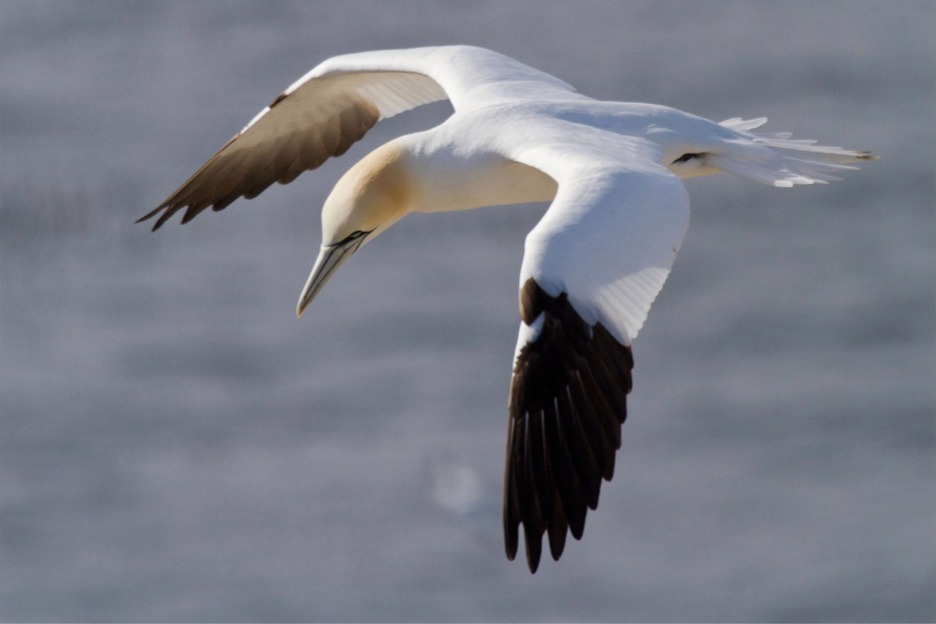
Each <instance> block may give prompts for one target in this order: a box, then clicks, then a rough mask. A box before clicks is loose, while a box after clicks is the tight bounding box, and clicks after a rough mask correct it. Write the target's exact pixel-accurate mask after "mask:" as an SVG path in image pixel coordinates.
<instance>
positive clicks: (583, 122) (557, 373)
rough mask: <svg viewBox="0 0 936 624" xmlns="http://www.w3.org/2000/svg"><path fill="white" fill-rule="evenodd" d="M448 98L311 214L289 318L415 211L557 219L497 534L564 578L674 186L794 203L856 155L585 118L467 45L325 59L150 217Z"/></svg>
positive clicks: (534, 272) (614, 116) (607, 441)
mask: <svg viewBox="0 0 936 624" xmlns="http://www.w3.org/2000/svg"><path fill="white" fill-rule="evenodd" d="M443 99H448V100H450V102H451V104H452V107H453V108H454V113H453V114H452V115H451V116H450V117H449V118H448V119H447V120H446V121H444V122H443V123H442V124H441V125H439V126H437V127H435V128H432V129H430V130H427V131H424V132H418V133H415V134H409V135H406V136H401V137H399V138H396V139H394V140H392V141H390V142H388V143H386V144H384V145H383V146H381V147H378V148H377V149H375V150H374V151H372V152H371V153H370V154H368V155H367V156H365V157H364V158H363V159H361V160H360V161H359V162H358V163H357V164H355V165H354V166H353V167H351V168H350V169H349V170H348V171H347V173H345V174H344V176H343V177H342V178H341V179H340V180H339V181H338V183H337V184H336V185H335V187H334V189H333V190H332V192H331V194H330V195H329V196H328V198H327V199H326V200H325V204H324V206H323V208H322V215H321V218H322V244H321V248H320V250H319V253H318V257H317V259H316V260H315V264H314V266H313V268H312V272H311V274H310V275H309V279H308V281H307V282H306V284H305V287H304V288H303V289H302V293H301V295H300V296H299V303H298V306H297V314H298V315H301V314H302V312H303V310H305V308H306V307H307V306H308V305H309V303H310V302H311V301H312V299H313V298H314V297H315V296H316V295H317V294H318V292H319V291H320V290H321V288H322V286H324V284H325V282H327V281H328V280H329V279H330V278H331V277H332V276H333V275H334V274H335V271H336V270H337V269H338V267H339V266H341V265H342V263H344V262H345V261H346V260H347V259H348V258H349V257H350V256H351V255H352V254H353V253H355V252H356V251H358V250H359V249H360V248H361V247H363V246H364V245H365V244H367V243H369V242H370V241H372V240H374V239H375V238H377V237H378V236H379V235H380V234H381V233H382V232H383V231H385V230H386V229H387V228H388V227H390V226H391V225H393V224H394V223H396V222H397V221H398V220H399V219H400V218H402V217H403V216H404V215H406V214H407V213H410V212H442V211H449V210H467V209H470V208H478V207H482V206H491V205H510V204H519V203H528V202H551V203H550V205H549V207H548V209H547V210H546V212H545V214H544V216H543V217H542V219H541V220H540V221H539V223H537V225H536V226H535V227H534V228H533V229H532V231H530V233H529V234H528V235H527V237H526V241H525V246H524V255H523V262H522V265H521V267H520V296H519V300H520V321H521V322H520V331H519V336H518V339H517V344H516V348H515V350H514V360H513V376H512V379H511V385H510V397H509V401H508V410H507V411H508V422H507V450H506V470H505V476H504V500H503V523H504V535H505V546H506V552H507V558H508V559H510V560H513V559H514V557H515V555H516V552H517V547H518V540H519V529H520V526H521V525H522V527H523V535H524V541H525V544H526V558H527V563H528V565H529V569H530V571H531V572H534V573H535V572H536V569H537V566H538V565H539V561H540V555H541V549H542V537H543V534H544V533H545V534H547V535H548V543H549V549H550V553H551V555H552V557H553V559H555V560H558V559H559V556H560V555H561V554H562V551H563V548H564V545H565V540H566V534H567V532H571V533H572V535H573V537H575V538H576V539H580V538H581V537H582V532H583V529H584V526H585V515H586V512H587V510H588V509H592V510H594V509H596V507H597V505H598V493H599V489H600V487H601V481H602V479H604V480H610V479H611V477H612V475H613V472H614V459H615V451H616V450H617V449H618V448H620V446H621V424H622V423H623V422H624V419H625V417H626V416H627V402H626V397H627V394H628V393H629V392H630V390H631V370H632V368H633V365H634V360H633V357H632V352H631V345H632V342H633V340H634V339H635V338H636V337H637V334H638V332H639V331H640V328H641V326H642V325H643V323H644V320H645V319H646V317H647V312H648V311H649V309H650V305H651V303H652V302H653V300H654V299H655V298H656V296H657V294H658V293H659V291H660V289H661V288H662V286H663V282H664V281H666V278H667V276H668V275H669V272H670V268H671V267H672V265H673V261H674V259H675V258H676V254H677V252H678V251H679V248H680V245H681V243H682V240H683V236H684V235H685V233H686V229H687V227H688V225H689V199H688V196H687V194H686V190H685V188H684V187H683V184H682V182H681V180H680V179H681V178H691V177H695V176H704V175H709V174H714V173H718V172H721V171H727V172H730V173H734V174H737V175H739V176H741V177H744V178H748V179H750V180H754V181H756V182H762V183H765V184H771V185H773V186H778V187H789V186H794V185H798V184H813V183H824V182H827V181H829V180H833V179H836V178H833V177H832V175H831V174H833V173H836V172H840V171H843V170H846V169H855V168H856V167H853V166H850V165H847V164H846V163H850V162H855V161H862V160H870V159H873V158H876V157H875V156H873V155H872V154H871V153H869V152H866V151H854V150H847V149H842V148H839V147H829V146H822V145H817V144H816V142H815V141H805V140H793V139H791V138H790V134H788V133H782V134H772V135H763V134H753V133H751V130H753V129H755V128H757V127H759V126H761V125H763V124H764V123H765V122H766V118H759V119H750V120H743V119H740V118H733V119H728V120H726V121H722V122H721V123H714V122H712V121H709V120H707V119H703V118H701V117H697V116H695V115H690V114H688V113H684V112H681V111H679V110H675V109H673V108H668V107H666V106H658V105H652V104H638V103H621V102H604V101H598V100H594V99H592V98H589V97H587V96H585V95H582V94H581V93H578V92H577V91H576V90H575V89H574V88H573V87H571V86H569V85H568V84H566V83H565V82H563V81H561V80H559V79H557V78H555V77H553V76H551V75H549V74H546V73H543V72H541V71H538V70H536V69H533V68H532V67H529V66H527V65H524V64H522V63H520V62H518V61H516V60H514V59H511V58H509V57H506V56H504V55H501V54H498V53H496V52H492V51H490V50H486V49H483V48H478V47H471V46H445V47H427V48H417V49H407V50H392V51H379V52H361V53H355V54H347V55H342V56H336V57H333V58H331V59H328V60H327V61H325V62H323V63H321V64H320V65H318V66H317V67H315V68H314V69H312V70H311V71H310V72H308V73H307V74H306V75H305V76H303V77H302V78H300V79H299V80H298V81H296V82H295V83H293V84H292V85H291V86H290V87H288V88H287V89H286V90H285V91H283V92H282V93H280V94H279V95H278V96H277V97H276V98H275V99H274V100H273V101H272V102H271V103H270V105H269V106H267V107H266V108H264V109H263V110H262V111H260V113H259V114H258V115H257V116H256V117H254V118H253V119H252V120H251V121H250V123H248V124H247V125H246V126H245V127H244V128H243V129H242V130H241V131H240V132H238V133H237V134H236V135H235V136H234V137H233V138H232V139H231V140H230V141H228V142H227V143H226V144H225V145H224V146H223V147H222V148H221V149H220V150H219V151H218V152H217V153H216V154H215V155H214V156H212V157H211V158H210V159H209V160H208V162H206V163H205V164H204V165H202V167H201V168H200V169H198V171H196V172H195V173H194V174H193V175H192V176H191V177H190V178H189V179H188V180H187V181H186V182H185V183H184V184H182V186H180V187H179V189H178V190H176V191H175V192H174V193H172V194H171V195H170V196H169V198H168V199H166V201H164V202H163V203H161V204H160V205H159V206H158V207H157V208H156V209H155V210H153V211H152V212H150V213H148V214H147V215H145V216H144V217H142V218H141V219H140V220H139V221H145V220H147V219H150V218H152V217H155V216H157V215H159V216H158V218H157V219H156V222H155V225H154V226H153V230H157V229H159V227H160V226H162V225H163V224H164V223H165V222H166V221H167V220H168V219H169V218H170V217H172V215H174V214H176V213H177V212H179V211H180V210H183V209H185V212H184V214H183V217H182V223H186V222H188V221H190V220H192V219H193V218H194V217H195V216H197V215H198V214H199V213H201V212H202V211H203V210H205V209H206V208H208V207H209V206H210V207H211V208H212V209H214V210H216V211H217V210H221V209H223V208H226V207H227V206H228V205H229V204H231V202H233V201H234V200H235V199H237V198H238V197H246V198H247V199H250V198H253V197H256V196H257V195H259V194H260V193H262V192H263V191H264V190H265V189H266V188H267V187H268V186H270V185H271V184H272V183H273V182H279V183H281V184H286V183H289V182H292V181H293V180H294V179H295V178H296V177H297V176H298V175H299V174H300V173H302V172H303V171H306V170H307V169H315V168H316V167H318V166H319V165H321V164H322V163H323V162H324V161H325V160H327V159H328V158H330V157H332V156H340V155H341V154H343V153H344V152H345V151H346V150H347V149H348V148H349V147H350V146H351V145H352V144H353V143H354V142H355V141H358V140H359V139H360V138H361V137H363V136H364V134H365V133H366V132H367V131H368V130H369V129H370V128H371V127H372V126H374V124H376V123H377V121H379V120H381V119H386V118H388V117H393V116H394V115H397V114H399V113H402V112H403V111H406V110H410V109H412V108H415V107H417V106H420V105H423V104H428V103H430V102H436V101H439V100H443Z"/></svg>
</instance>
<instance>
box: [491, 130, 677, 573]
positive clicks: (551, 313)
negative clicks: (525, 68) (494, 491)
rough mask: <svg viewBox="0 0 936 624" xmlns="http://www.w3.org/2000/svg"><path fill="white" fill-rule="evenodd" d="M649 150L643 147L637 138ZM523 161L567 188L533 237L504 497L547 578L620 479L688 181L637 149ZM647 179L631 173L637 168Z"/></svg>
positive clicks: (509, 521)
mask: <svg viewBox="0 0 936 624" xmlns="http://www.w3.org/2000/svg"><path fill="white" fill-rule="evenodd" d="M635 141H636V140H635ZM560 151H561V153H562V158H554V157H553V155H552V150H545V151H544V150H542V149H538V150H534V151H533V152H532V153H529V154H525V155H523V158H522V160H524V162H526V164H529V165H533V166H538V167H539V168H541V169H542V170H543V171H545V172H547V173H549V174H550V175H552V176H553V177H554V178H555V179H556V180H557V182H558V184H559V190H558V194H557V195H556V198H555V200H554V201H553V203H552V205H551V206H550V208H549V210H548V211H547V213H546V215H545V216H544V217H543V219H542V220H541V221H540V223H539V224H538V225H537V226H536V227H535V228H534V229H533V230H532V231H531V232H530V234H529V235H528V236H527V240H526V249H525V254H524V260H523V268H522V270H521V275H520V285H521V290H520V316H521V319H522V323H521V325H520V336H519V339H518V342H517V351H516V356H515V361H514V371H513V378H512V382H511V391H510V406H509V418H508V437H507V461H506V471H505V477H504V479H505V486H504V531H505V540H506V549H507V556H508V557H509V558H511V559H513V557H514V556H515V554H516V551H517V546H518V538H519V526H520V525H521V524H522V525H523V532H524V538H525V542H526V550H527V562H528V564H529V566H530V569H531V570H532V571H535V570H536V567H537V565H538V563H539V559H540V552H541V540H542V535H543V533H548V536H549V546H550V551H551V553H552V556H553V558H554V559H558V558H559V556H560V554H561V553H562V550H563V547H564V544H565V537H566V531H567V530H571V532H572V535H573V536H574V537H575V538H576V539H578V538H580V537H581V536H582V531H583V529H584V524H585V515H586V512H587V509H589V508H591V509H595V508H596V506H597V504H598V494H599V489H600V487H601V481H602V479H605V480H610V479H611V477H612V475H613V472H614V457H615V451H616V450H617V449H618V448H620V445H621V423H623V422H624V419H625V417H626V415H627V402H626V397H627V394H628V392H629V391H630V389H631V369H632V367H633V357H632V355H631V349H630V345H631V341H632V339H633V338H634V337H635V336H636V335H637V332H638V331H639V329H640V327H641V325H642V324H643V322H644V319H645V318H646V315H647V312H648V310H649V309H650V305H651V303H652V302H653V300H654V298H655V297H656V295H657V294H658V293H659V291H660V289H661V288H662V286H663V282H664V281H665V280H666V278H667V276H668V275H669V270H670V267H671V266H672V263H673V260H674V259H675V257H676V253H677V251H678V249H679V246H680V244H681V242H682V239H683V236H684V234H685V232H686V229H687V227H688V224H689V201H688V197H687V195H686V192H685V189H684V188H683V186H682V183H681V182H680V181H679V179H678V178H677V177H675V176H674V175H672V174H670V173H669V172H668V171H667V170H666V169H664V168H663V167H661V166H659V165H656V164H655V158H656V156H655V152H654V150H653V149H652V148H651V147H649V146H645V145H642V144H640V143H639V142H635V143H633V144H632V145H631V146H630V147H629V148H628V147H627V146H625V151H628V152H629V153H630V155H629V156H626V157H625V158H624V159H623V160H620V161H618V166H611V165H609V164H607V162H606V159H605V158H603V157H602V155H601V154H595V153H593V152H592V151H591V150H585V153H584V154H581V153H580V154H576V153H575V151H574V150H567V149H566V150H560ZM628 160H629V161H630V164H632V165H634V167H633V168H628V169H622V168H621V163H623V165H624V166H626V165H627V164H628Z"/></svg>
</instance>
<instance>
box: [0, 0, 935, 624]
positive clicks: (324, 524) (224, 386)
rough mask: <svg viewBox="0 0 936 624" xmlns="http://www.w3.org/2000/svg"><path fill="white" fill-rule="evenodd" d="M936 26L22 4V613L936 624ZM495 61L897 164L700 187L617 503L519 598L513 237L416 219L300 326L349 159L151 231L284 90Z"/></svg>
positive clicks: (642, 361)
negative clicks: (461, 55)
mask: <svg viewBox="0 0 936 624" xmlns="http://www.w3.org/2000/svg"><path fill="white" fill-rule="evenodd" d="M934 41H936V5H933V4H932V3H929V2H918V3H913V2H887V3H883V2H878V3H865V2H824V3H795V4H794V3H746V2H739V3H734V2H707V3H697V2H687V3H667V2H633V3H616V2H606V3H599V2H594V3H591V2H589V3H586V2H568V3H558V2H557V3H545V2H510V3H501V2H459V3H448V2H440V3H409V2H392V3H391V2H386V3H381V2H333V3H298V4H296V3H287V2H278V3H216V2H193V3H185V4H178V3H168V2H166V3H164V2H150V3H146V2H134V3H128V2H95V3H72V2H60V3H57V2H52V3H43V2H16V1H12V0H6V1H5V2H4V3H3V6H2V8H0V47H2V53H0V71H2V74H0V114H2V119H0V133H2V161H0V166H2V212H0V217H2V220H0V242H2V248H0V250H2V258H0V260H2V264H0V271H2V273H0V276H2V291H0V349H2V351H0V365H2V378H0V379H2V381H0V383H2V385H0V391H2V395H0V401H2V403H0V407H2V425H0V426H2V431H0V432H2V436H0V450H2V454H0V465H2V475H0V486H2V489H0V617H2V619H4V620H6V621H13V620H31V621H47V620H70V621H78V620H99V621H106V620H147V621H164V620H191V621H222V620H224V621H231V620H268V621H273V620H279V621H295V620H517V621H527V620H579V621H586V620H608V621H625V620H670V621H678V620H749V621H765V620H771V621H791V620H839V621H860V620H879V621H886V620H891V621H897V620H902V621H914V620H915V621H926V620H930V621H932V619H933V618H934V617H936V604H934V591H933V588H934V586H936V546H934V518H936V488H934V481H936V461H934V458H936V453H934V450H936V422H934V411H936V397H934V374H936V349H934V341H936V338H934V333H936V331H934V327H936V250H934V247H936V245H934V237H936V226H934V213H936V207H934V201H936V187H934V170H933V163H934V162H936V156H934V148H936V132H934V124H936V95H934V59H936V52H934ZM455 42H464V43H473V44H478V45H482V46H487V47H490V48H493V49H496V50H499V51H501V52H504V53H506V54H509V55H512V56H515V57H517V58H519V59H521V60H523V61H525V62H527V63H529V64H532V65H534V66H536V67H539V68H541V69H543V70H546V71H549V72H551V73H554V74H556V75H557V76H559V77H560V78H563V79H565V80H566V81H568V82H571V83H573V84H575V85H576V86H577V87H578V88H580V89H581V90H582V91H583V92H585V93H588V94H590V95H593V96H595V97H600V98H604V99H617V100H638V101H652V102H658V103H663V104H669V105H672V106H676V107H679V108H682V109H685V110H688V111H691V112H695V113H698V114H701V115H704V116H707V117H711V118H715V119H724V118H727V117H731V116H758V115H768V116H770V117H771V123H770V124H769V125H768V127H767V129H768V130H774V131H782V130H790V131H793V132H795V133H796V134H797V136H800V137H803V138H816V139H820V140H822V141H823V142H828V143H832V144H841V145H845V146H848V147H854V148H869V149H873V150H874V151H875V152H877V153H879V154H880V155H881V156H882V160H880V161H878V162H875V163H871V164H869V165H867V166H865V167H864V168H863V171H861V172H856V173H850V174H848V175H846V176H845V178H846V179H845V180H844V181H842V182H839V183H836V184H833V185H829V186H827V187H819V186H816V187H808V188H795V189H774V188H769V187H761V186H758V185H755V184H752V183H749V182H746V181H744V180H740V179H737V178H733V177H730V176H718V177H716V178H709V179H704V180H697V181H690V182H689V184H688V187H689V190H690V194H691V195H692V199H693V206H694V212H693V225H692V228H691V229H690V232H689V236H688V238H687V240H686V243H685V245H684V247H683V250H682V252H681V255H680V258H679V259H678V261H677V264H676V267H675V270H674V273H673V275H672V277H671V279H670V281H669V283H668V285H667V287H666V288H665V289H664V291H663V294H662V295H661V297H660V299H659V300H658V302H657V303H656V305H655V307H654V310H653V311H652V312H651V314H650V318H649V320H648V323H647V325H646V327H645V328H644V330H643V332H642V334H641V336H640V338H639V339H638V341H637V343H636V345H635V358H636V362H637V368H636V370H635V386H634V392H633V394H632V399H631V410H630V413H631V417H630V419H629V421H628V422H627V424H626V426H625V428H624V443H623V444H624V446H623V448H622V450H621V452H620V455H619V460H618V462H619V463H618V466H619V467H618V471H617V475H616V476H615V479H614V481H613V482H612V483H610V484H605V486H604V488H603V492H602V499H601V504H600V507H599V509H598V510H597V512H595V513H591V514H590V515H589V518H588V524H587V527H586V531H585V537H584V539H583V541H581V542H572V543H570V544H569V545H568V546H567V549H566V553H565V554H564V556H563V558H562V560H561V561H560V562H559V563H553V562H551V561H546V562H544V565H542V566H541V568H540V571H539V572H538V573H537V574H536V576H531V575H530V574H529V573H528V572H527V570H526V567H525V565H524V564H523V563H522V562H514V563H508V562H507V561H506V560H505V559H504V556H503V549H502V545H501V535H500V516H499V514H500V509H499V506H500V487H501V468H502V466H501V462H502V453H503V446H504V437H505V431H504V424H505V421H506V397H507V386H508V382H509V370H510V364H511V356H512V352H513V346H514V341H515V331H516V327H517V317H516V287H517V272H518V270H519V266H520V259H521V254H522V243H523V238H524V236H525V234H526V232H527V230H528V229H529V228H530V227H531V226H532V225H533V224H534V223H535V222H536V220H537V218H538V217H539V215H540V214H541V212H542V207H537V206H529V207H521V208H514V209H500V210H496V209H495V210H483V211H474V212H470V213H463V214H454V215H433V216H419V217H408V218H407V219H406V220H404V222H402V223H401V224H400V225H399V226H398V227H396V228H394V229H392V230H391V231H389V232H387V233H386V234H384V235H383V236H382V237H381V238H380V239H379V240H378V241H376V242H374V243H373V244H371V245H369V246H368V247H367V249H366V250H365V251H364V252H362V253H361V254H359V255H357V256H355V258H354V259H353V260H352V261H350V263H349V264H348V265H346V266H345V267H343V268H342V270H341V274H340V276H339V277H338V278H336V279H335V280H333V281H332V282H330V283H329V284H328V286H327V288H326V289H325V290H324V292H323V293H322V294H321V295H320V297H319V298H318V299H317V300H316V301H315V303H314V305H313V307H312V308H311V309H310V310H309V311H308V313H307V314H306V315H305V316H304V317H303V319H302V320H301V321H297V320H296V319H295V317H294V314H293V309H294V305H295V300H296V297H297V296H298V293H299V290H300V288H301V286H302V284H303V283H304V280H305V278H306V275H307V272H308V270H309V269H310V268H311V263H312V260H313V259H314V256H315V253H316V250H317V247H318V244H319V225H318V214H319V207H320V205H321V203H322V201H323V199H324V198H325V196H326V194H327V193H328V191H329V189H330V188H331V185H332V184H333V183H334V182H335V180H336V179H337V178H338V177H339V176H340V175H341V173H342V172H343V171H344V170H346V169H347V167H348V166H350V164H351V163H352V162H354V161H355V160H356V159H357V158H360V157H361V156H362V155H363V154H365V153H367V151H368V150H370V149H373V147H375V146H376V145H379V144H380V143H382V142H383V141H386V140H387V139H388V138H389V137H390V136H392V135H394V134H395V133H399V132H405V131H411V130H414V129H418V128H425V127H428V126H430V125H433V124H435V123H438V121H440V120H441V119H443V118H444V117H445V115H446V114H447V113H448V110H447V108H446V107H445V106H441V105H437V106H434V107H430V108H428V109H426V110H422V111H417V112H414V113H410V114H409V115H407V116H404V117H401V118H399V119H394V120H390V121H388V122H385V123H384V124H382V125H381V126H380V127H378V128H377V129H375V130H374V131H373V132H372V136H368V137H367V139H366V140H365V141H363V142H362V144H361V145H358V146H356V147H355V148H353V149H352V150H351V152H350V153H349V154H348V155H347V156H345V157H344V158H342V159H340V160H338V161H335V162H332V163H329V164H327V165H326V166H325V167H323V168H322V169H321V170H319V171H317V172H315V173H312V174H306V175H304V176H302V177H301V178H300V179H299V180H298V181H297V182H296V183H294V184H293V185H291V186H289V187H277V188H275V189H271V190H270V191H268V192H267V193H265V194H264V195H263V196H262V197H261V198H259V199H256V200H253V201H250V202H246V201H240V202H238V203H236V204H235V205H233V206H232V207H231V208H229V209H228V210H226V211H225V212H224V213H222V214H218V215H215V214H206V215H204V216H202V217H200V218H199V219H197V220H196V221H194V222H193V223H191V224H189V225H186V226H185V227H178V226H176V225H174V224H173V225H170V226H168V227H166V228H164V229H163V230H161V231H160V232H159V233H158V234H155V235H154V234H150V233H149V231H148V228H147V227H145V226H141V225H133V223H132V221H133V220H134V219H135V218H137V217H138V216H140V215H141V214H143V213H144V212H145V211H148V210H149V209H150V208H152V207H153V206H155V205H156V204H157V203H158V202H159V201H160V200H162V199H163V198H164V197H165V196H166V195H167V194H168V193H169V192H170V191H172V190H173V189H174V188H175V187H176V186H177V184H178V183H180V182H181V181H183V180H184V179H185V177H186V176H187V175H188V174H189V173H191V171H193V170H194V168H195V167H197V166H198V165H200V164H201V163H202V161H203V160H204V159H205V158H207V157H208V156H210V155H211V153H213V151H214V149H215V148H217V147H219V146H220V145H221V144H222V143H223V142H224V141H225V140H227V139H228V138H229V137H230V136H231V135H232V134H233V133H234V132H235V131H237V130H238V129H239V128H240V127H241V126H242V125H243V124H244V123H245V122H246V121H247V120H249V119H250V118H251V117H252V116H253V115H254V114H255V113H256V112H257V111H258V110H259V109H260V108H262V107H263V106H264V105H265V104H266V103H267V102H268V101H269V100H270V99H271V98H272V97H273V96H275V95H276V93H278V92H279V90H280V89H282V88H283V87H285V86H286V85H288V84H290V83H291V82H292V81H293V80H294V79H296V78H297V77H298V76H300V75H302V74H303V73H304V72H305V71H306V70H307V69H309V68H310V67H312V66H313V65H315V64H316V63H318V62H319V61H321V60H323V59H325V58H327V57H329V56H331V55H334V54H336V53H341V52H348V51H354V50H362V49H380V48H388V47H406V46H415V45H429V44H444V43H455Z"/></svg>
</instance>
